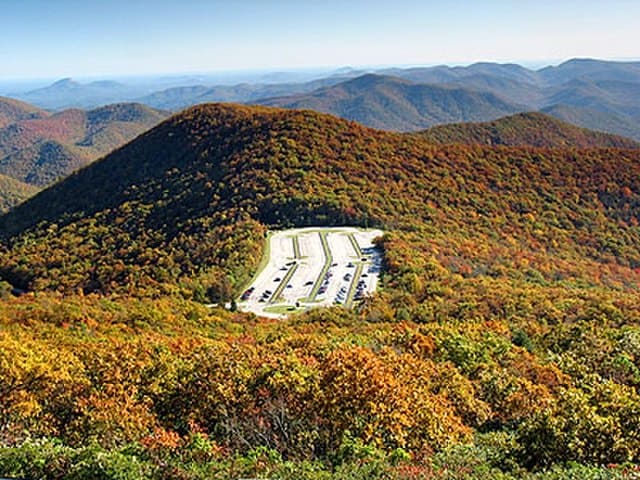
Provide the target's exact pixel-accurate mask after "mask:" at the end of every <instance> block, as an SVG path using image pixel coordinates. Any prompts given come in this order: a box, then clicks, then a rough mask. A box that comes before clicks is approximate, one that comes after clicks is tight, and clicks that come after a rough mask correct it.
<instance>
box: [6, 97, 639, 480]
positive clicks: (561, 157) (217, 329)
mask: <svg viewBox="0 0 640 480" xmlns="http://www.w3.org/2000/svg"><path fill="white" fill-rule="evenodd" d="M639 179H640V151H638V150H637V149H635V150H634V149H628V150H624V149H617V148H583V149H580V148H571V149H560V148H534V147H506V146H485V145H482V146H479V145H460V144H458V145H436V144H434V143H431V142H429V141H427V140H425V139H424V138H420V137H419V136H417V135H415V134H395V133H386V132H381V131H376V130H371V129H367V128H365V127H362V126H360V125H358V124H355V123H352V122H348V121H345V120H340V119H336V118H334V117H330V116H327V115H322V114H318V113H314V112H309V111H285V110H279V109H273V108H265V107H242V106H235V105H220V104H212V105H201V106H198V107H194V108H191V109H189V110H186V111H185V112H182V113H181V114H178V115H176V116H174V117H171V118H170V119H168V120H166V121H165V122H163V123H162V124H160V125H159V126H158V127H156V128H154V129H152V130H151V131H149V132H147V133H145V134H143V135H142V136H140V137H139V138H137V139H136V140H135V141H133V142H131V143H129V144H127V145H126V146H124V147H123V148H121V149H119V150H117V151H115V152H113V153H112V154H110V155H108V156H107V157H105V158H104V159H102V160H100V161H98V162H96V163H94V164H92V165H90V166H88V167H86V168H84V169H81V170H80V171H78V172H76V173H74V174H73V175H71V176H70V177H69V178H67V179H66V180H64V181H62V182H60V183H58V184H56V185H54V186H52V187H50V188H48V189H46V190H44V191H43V192H41V193H40V194H38V195H36V196H35V197H33V198H32V199H31V200H29V201H27V202H26V203H24V204H22V205H21V206H19V207H17V208H16V209H14V210H13V211H11V212H10V213H8V214H7V215H4V216H3V217H0V232H2V234H3V237H4V238H3V243H2V247H1V251H0V277H1V278H2V279H4V281H3V282H0V287H2V288H1V289H0V294H1V295H2V298H3V299H2V300H0V327H1V328H0V389H1V391H0V393H1V395H0V407H2V408H0V432H1V436H0V441H1V442H2V443H1V444H0V474H2V475H7V476H13V477H18V478H20V477H25V478H29V477H35V478H39V477H43V478H47V477H46V475H49V473H48V472H50V471H53V472H58V474H59V477H61V478H80V479H84V478H95V475H96V472H103V471H105V470H106V471H108V472H110V473H108V474H106V473H105V474H104V476H105V478H127V476H126V475H128V478H136V479H137V478H153V479H162V478H185V479H196V480H204V479H209V478H240V477H242V478H244V477H256V476H258V477H260V476H262V477H277V478H286V479H292V480H293V479H296V480H298V479H307V480H326V479H328V478H337V479H345V480H346V479H394V480H407V479H413V478H437V479H445V478H446V479H452V478H453V479H467V478H478V479H480V478H505V479H509V480H511V479H515V478H531V479H537V478H589V477H593V478H624V477H625V475H626V476H628V473H629V472H634V471H635V470H637V465H638V464H640V453H639V452H640V442H639V439H638V435H637V433H638V431H640V420H639V419H640V393H639V391H638V389H639V388H640V356H639V355H638V352H639V351H640V350H639V346H640V313H639V312H640V296H638V286H639V285H640V229H639V227H638V225H639V223H638V220H639V217H640V210H639V207H640V202H639V200H640V196H639V195H640V180H639ZM316 224H325V225H326V224H350V225H368V226H372V225H376V226H379V227H382V228H383V229H384V230H385V232H386V234H385V236H384V237H383V238H382V239H381V240H380V246H381V248H382V249H383V252H384V271H383V275H382V279H381V280H382V285H381V290H380V291H379V292H378V293H377V294H376V295H374V296H373V297H371V298H368V299H366V300H365V301H364V303H363V305H361V306H360V307H359V308H358V309H356V310H353V311H349V310H344V309H342V308H340V307H338V308H332V309H319V310H316V311H313V312H309V313H306V314H303V315H301V316H298V317H293V318H291V319H289V320H286V321H281V322H275V321H270V320H264V319H257V318H256V317H255V316H253V315H251V314H242V313H237V312H227V311H225V310H223V309H208V308H206V307H204V306H203V305H202V302H209V301H216V302H217V301H224V300H228V299H229V298H231V297H232V296H233V294H234V291H235V292H237V291H238V289H240V288H241V287H242V284H243V283H244V282H245V281H246V280H247V279H248V278H249V276H250V275H251V274H252V273H253V269H254V268H255V266H256V264H257V263H258V261H259V257H260V254H261V251H262V248H263V240H264V234H265V232H266V230H267V229H269V228H277V227H281V226H303V225H316ZM12 286H13V287H17V288H18V290H17V292H18V293H21V292H20V291H21V290H25V291H26V293H25V294H23V295H22V296H20V297H13V296H11V295H10V294H9V293H8V292H9V291H10V290H11V287H12ZM25 432H27V433H25ZM43 471H44V472H47V473H46V474H44V473H42V472H43ZM60 472H63V473H60ZM114 472H115V473H114ZM116 473H117V475H116ZM63 474H64V475H66V477H65V476H64V475H63ZM125 474H126V475H125ZM109 475H110V476H109ZM550 476H551V477H550Z"/></svg>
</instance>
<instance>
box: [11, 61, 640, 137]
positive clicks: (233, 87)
mask: <svg viewBox="0 0 640 480" xmlns="http://www.w3.org/2000/svg"><path fill="white" fill-rule="evenodd" d="M372 73H373V74H375V75H378V76H379V77H380V78H379V79H378V80H376V81H374V80H373V79H372V77H370V74H372ZM310 77H313V76H312V75H296V74H292V73H284V72H283V73H277V74H272V75H255V76H253V81H249V82H246V81H245V82H243V83H235V84H233V83H217V84H215V83H209V82H214V81H216V80H217V81H224V80H225V79H224V78H223V77H207V76H201V77H184V78H176V79H175V80H171V79H157V81H155V82H151V83H147V84H144V85H143V84H140V83H136V84H133V83H132V84H127V83H125V82H114V81H99V82H90V83H79V82H77V81H74V80H72V79H63V80H60V81H58V82H56V83H54V84H52V85H50V86H48V87H45V88H40V89H36V90H31V91H28V92H24V93H20V94H16V95H14V96H15V97H16V98H19V99H21V100H24V101H27V102H30V103H33V104H35V105H38V106H40V107H43V108H48V109H54V110H57V109H60V108H68V107H71V106H76V107H82V108H93V107H96V106H99V105H104V104H108V103H114V102H122V101H137V102H140V103H143V104H145V105H149V106H151V107H153V108H160V109H167V110H173V111H178V110H182V109H183V108H186V107H188V106H191V105H195V104H199V103H206V102H235V103H250V104H262V105H276V106H283V107H288V108H311V109H317V110H319V111H322V112H328V113H332V114H336V115H339V116H343V117H345V118H349V119H355V120H357V121H359V122H362V123H364V124H366V125H368V126H373V127H377V128H384V129H389V130H400V131H406V130H420V129H424V128H428V127H431V126H434V125H437V124H441V123H450V122H462V121H487V120H493V119H496V118H498V117H500V116H503V115H507V114H509V113H514V112H525V111H542V112H545V113H547V114H549V115H552V116H555V117H557V118H560V119H561V120H565V121H569V122H572V123H575V124H577V125H579V126H582V127H585V128H590V129H595V130H601V131H603V132H608V133H615V134H618V135H624V136H628V137H631V138H634V139H636V140H640V62H610V61H602V60H592V59H573V60H569V61H567V62H565V63H562V64H560V65H558V66H552V67H545V68H542V69H539V70H532V69H528V68H525V67H523V66H520V65H516V64H498V63H487V62H484V63H476V64H473V65H469V66H466V67H449V66H445V65H441V66H435V67H424V68H386V69H378V70H368V71H365V70H355V69H351V68H346V69H339V70H334V71H331V72H324V73H323V74H320V73H318V76H316V77H314V78H310ZM358 77H361V78H360V80H357V79H358ZM234 79H236V78H235V77H233V78H232V77H229V78H227V79H226V80H228V81H231V80H234ZM248 79H250V77H248ZM190 81H191V82H198V83H189V82H190ZM402 81H404V82H405V83H402ZM385 83H386V84H385ZM412 84H417V85H421V87H410V85H412ZM160 85H169V88H159V89H156V90H154V89H153V87H158V86H160ZM425 86H428V87H429V88H430V89H431V90H428V89H427V87H425ZM372 88H373V89H374V90H370V89H372ZM367 90H369V91H367ZM418 92H419V93H418ZM0 122H2V119H1V118H0Z"/></svg>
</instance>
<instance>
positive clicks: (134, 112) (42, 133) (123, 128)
mask: <svg viewBox="0 0 640 480" xmlns="http://www.w3.org/2000/svg"><path fill="white" fill-rule="evenodd" d="M34 108H35V107H34ZM166 116H167V114H166V113H164V112H161V111H157V110H153V109H151V108H148V107H146V106H144V105H139V104H115V105H108V106H106V107H101V108H98V109H95V110H90V111H88V112H85V111H83V110H64V111H62V112H58V113H55V114H48V113H45V112H42V113H41V114H39V115H30V116H28V117H27V118H21V119H17V118H16V119H14V121H12V122H11V123H9V124H8V125H7V126H5V127H4V128H0V173H2V174H4V175H7V176H10V177H13V178H15V179H17V180H20V181H22V182H25V183H29V184H32V185H37V186H41V187H42V186H46V185H48V184H50V183H52V182H53V181H55V180H57V179H59V178H63V177H65V176H67V175H68V174H69V173H71V172H72V171H74V170H76V169H78V168H80V167H82V166H84V165H87V164H88V163H90V162H92V161H93V160H95V159H97V158H99V157H100V156H102V155H105V154H107V153H109V152H110V151H111V150H113V149H115V148H117V147H119V146H122V145H124V144H125V143H126V142H128V141H129V140H131V139H133V138H134V137H135V136H137V135H139V134H140V133H142V132H144V131H145V130H147V129H149V128H151V127H153V126H154V125H156V124H158V123H159V122H160V121H161V120H163V119H164V118H166Z"/></svg>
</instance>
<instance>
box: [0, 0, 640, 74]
mask: <svg viewBox="0 0 640 480" xmlns="http://www.w3.org/2000/svg"><path fill="white" fill-rule="evenodd" d="M3 17H4V18H5V22H4V23H5V27H4V28H3V29H2V31H0V65H2V70H1V72H2V75H1V77H0V82H2V83H7V82H9V81H25V80H36V79H37V80H41V79H49V80H53V79H60V78H66V77H72V78H80V79H82V78H87V79H88V78H124V77H142V76H165V75H200V74H201V75H210V74H216V75H221V74H224V73H237V72H278V71H286V72H290V71H302V70H309V69H322V68H324V69H332V68H340V67H341V66H352V67H354V68H360V67H361V66H364V67H371V68H374V67H382V66H414V65H421V66H431V65H439V64H448V65H460V64H470V63H475V62H479V61H489V62H498V63H518V64H522V65H525V66H527V65H537V66H540V65H543V64H556V63H560V62H561V61H563V60H568V59H570V58H576V57H579V58H585V57H588V58H598V59H612V60H627V59H629V60H631V59H636V58H638V56H639V55H638V51H637V33H636V30H637V25H636V23H637V22H636V21H635V20H636V19H637V18H638V17H640V4H638V2H635V1H629V0H614V1H612V2H609V3H608V4H607V5H606V8H604V7H603V5H602V3H600V2H596V1H592V0H587V1H575V0H571V1H567V0H565V1H556V2H552V1H548V0H541V1H539V2H537V3H536V4H535V5H527V6H526V7H522V6H518V5H514V2H508V1H506V0H491V1H484V2H471V1H459V2H448V3H446V4H443V3H442V2H432V1H426V2H424V1H422V2H420V1H417V0H397V1H396V2H393V3H390V2H386V1H382V0H369V1H364V0H347V1H337V0H327V1H325V2H323V4H322V5H308V4H301V2H294V1H293V0H281V1H270V2H268V1H267V2H265V1H262V2H260V1H258V0H239V1H236V2H229V1H225V0H213V1H205V0H186V1H184V2H180V4H177V3H176V2H169V1H167V0H160V1H151V0H138V1H134V2H131V1H124V0H113V1H110V2H84V1H80V0H60V1H57V2H48V1H46V0H24V1H22V2H9V3H8V4H7V5H3ZM489 28H490V30H489ZM557 59H562V60H557Z"/></svg>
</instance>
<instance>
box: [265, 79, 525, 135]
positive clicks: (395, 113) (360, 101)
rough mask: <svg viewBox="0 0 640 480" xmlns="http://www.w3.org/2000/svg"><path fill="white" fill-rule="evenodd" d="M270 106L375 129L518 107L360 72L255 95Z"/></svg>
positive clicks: (416, 126)
mask: <svg viewBox="0 0 640 480" xmlns="http://www.w3.org/2000/svg"><path fill="white" fill-rule="evenodd" d="M256 103H259V104H262V105H269V106H274V107H284V108H296V109H309V110H316V111H319V112H323V113H331V114H333V115H337V116H339V117H342V118H346V119H348V120H355V121H357V122H359V123H362V124H364V125H367V126H370V127H374V128H379V129H381V130H402V131H412V130H420V129H423V128H427V127H429V126H431V125H438V124H442V123H451V122H468V121H479V120H486V119H494V118H499V117H502V116H505V115H508V114H511V113H514V112H518V111H523V110H525V109H526V107H524V106H519V105H516V104H514V103H510V102H507V101H505V100H503V99H501V98H500V97H498V96H497V95H495V94H493V93H490V92H478V91H474V90H469V89H464V88H458V87H453V86H449V85H423V84H416V83H412V82H410V81H408V80H403V79H401V78H397V77H389V76H381V75H373V74H368V75H363V76H361V77H357V78H355V79H352V80H348V81H346V82H343V83H340V84H338V85H335V86H332V87H327V88H322V89H320V90H316V91H314V92H312V93H309V94H302V95H294V96H289V97H280V98H273V99H268V100H261V101H258V102H256Z"/></svg>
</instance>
